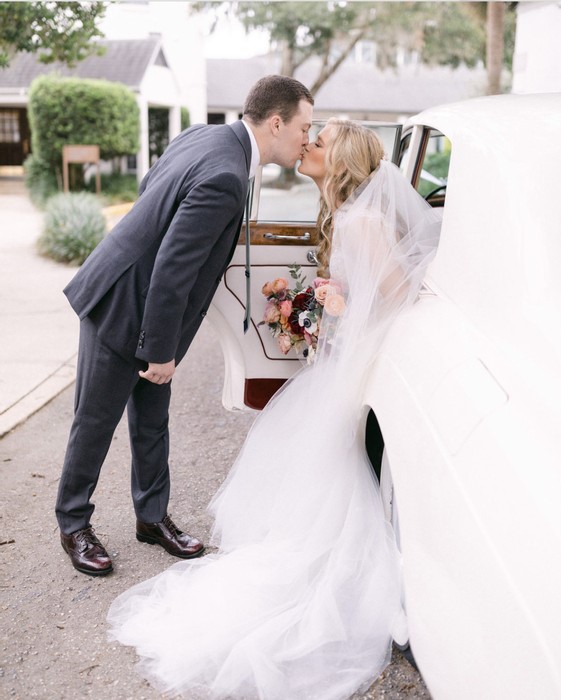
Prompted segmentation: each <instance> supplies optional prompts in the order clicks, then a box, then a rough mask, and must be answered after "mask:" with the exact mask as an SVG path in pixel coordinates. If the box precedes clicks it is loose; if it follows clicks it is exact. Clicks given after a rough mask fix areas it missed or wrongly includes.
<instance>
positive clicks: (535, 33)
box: [512, 2, 561, 94]
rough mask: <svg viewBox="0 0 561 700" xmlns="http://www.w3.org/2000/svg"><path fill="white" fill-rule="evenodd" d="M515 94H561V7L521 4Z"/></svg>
mask: <svg viewBox="0 0 561 700" xmlns="http://www.w3.org/2000/svg"><path fill="white" fill-rule="evenodd" d="M517 13H518V16H517V26H516V43H515V48H514V66H513V76H512V92H514V93H519V94H522V93H531V92H561V3H560V2H519V3H518V6H517Z"/></svg>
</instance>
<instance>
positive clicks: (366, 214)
mask: <svg viewBox="0 0 561 700" xmlns="http://www.w3.org/2000/svg"><path fill="white" fill-rule="evenodd" d="M438 233H439V217H438V215H437V214H436V213H434V212H433V210H432V209H431V208H430V207H429V206H428V205H427V204H426V202H424V200H423V199H422V198H421V197H420V196H419V195H418V194H417V193H416V192H415V191H414V190H413V188H411V186H410V185H409V184H408V183H407V182H406V180H405V179H404V178H403V176H402V175H401V173H400V172H399V170H398V169H397V168H396V167H395V166H394V165H392V164H391V163H389V162H386V161H382V162H381V164H380V166H379V167H378V168H377V170H376V171H375V172H374V173H373V174H372V175H371V176H370V177H369V178H368V179H367V180H366V181H365V182H364V183H363V184H362V185H361V186H360V187H359V188H358V189H357V190H356V191H355V192H354V193H353V195H352V196H351V198H349V200H347V201H346V202H345V203H344V204H343V205H342V206H341V207H340V208H339V209H338V210H337V212H336V215H335V220H334V232H333V246H332V255H331V261H330V270H331V277H332V279H334V280H335V281H336V282H338V283H339V284H340V286H341V288H342V290H343V293H344V296H345V299H346V308H345V310H344V313H342V315H340V316H337V317H334V316H333V317H330V316H328V315H327V314H325V313H324V316H323V319H322V325H321V333H320V339H319V346H318V353H317V356H316V358H315V361H314V363H313V364H311V365H309V366H306V367H304V368H303V369H302V370H300V372H298V373H297V374H296V375H295V377H294V378H293V379H291V380H290V381H289V382H287V383H286V385H285V386H284V387H283V389H282V390H281V391H279V392H278V393H277V394H276V395H275V397H274V398H273V399H272V401H271V402H270V403H269V405H268V406H267V407H266V409H265V410H264V411H263V412H262V413H261V414H260V415H259V416H258V417H257V419H256V421H255V423H254V425H253V426H252V428H251V430H250V432H249V434H248V437H247V439H246V442H245V444H244V446H243V448H242V450H241V452H240V454H239V456H238V458H237V460H236V463H235V464H234V466H233V468H232V470H231V471H230V474H229V475H228V477H227V479H226V480H225V482H224V484H223V485H222V487H221V488H220V490H219V492H218V493H217V494H216V496H215V497H214V499H213V500H212V502H211V504H210V510H211V512H212V513H213V515H214V517H215V525H214V531H213V538H212V539H213V544H215V545H216V546H217V548H218V551H217V552H216V553H211V554H208V555H207V556H205V557H203V558H202V559H199V560H195V561H187V562H178V563H177V564H174V565H173V566H171V567H170V568H169V569H168V570H167V571H164V572H163V573H162V574H159V575H158V576H156V577H154V578H152V579H150V580H148V581H145V582H143V583H141V584H139V585H137V586H135V587H133V588H131V589H130V590H128V591H126V592H125V593H123V594H122V595H121V596H119V597H118V598H117V599H116V600H115V601H114V603H113V604H112V606H111V609H110V611H109V616H108V620H109V623H110V625H111V632H110V636H111V637H112V638H113V639H116V640H118V641H119V642H121V643H123V644H126V645H131V646H134V647H136V650H137V653H138V655H139V657H140V659H141V661H140V664H139V670H140V672H141V673H142V675H143V676H145V677H146V678H147V679H148V680H149V681H150V682H151V683H152V684H153V685H155V686H156V687H157V688H158V689H160V690H161V691H164V692H169V693H182V694H183V695H184V696H185V697H186V698H215V699H218V698H220V699H226V698H235V699H237V700H242V699H243V700H250V699H253V698H256V699H257V698H258V699H260V700H304V699H306V700H345V698H348V697H349V696H350V695H352V694H353V693H354V692H355V691H357V690H358V689H360V688H363V687H368V685H369V684H371V683H372V682H373V681H374V680H375V678H376V677H377V676H378V675H379V674H380V673H381V671H382V670H383V669H384V667H385V666H386V664H387V663H388V662H389V659H390V653H391V641H392V632H393V630H394V629H395V628H396V626H398V625H400V624H401V623H402V615H403V613H402V609H401V572H400V554H399V551H398V550H397V547H396V544H395V540H394V536H393V532H392V529H391V527H390V525H389V524H388V523H387V522H386V520H385V519H384V510H383V506H382V502H381V499H380V492H379V485H378V482H377V479H376V477H375V476H374V475H373V472H372V469H371V467H370V464H369V462H368V458H367V456H366V454H365V449H364V444H363V438H361V435H360V434H359V432H358V430H357V429H358V425H359V419H360V415H361V410H362V397H361V388H362V386H363V382H364V378H365V376H366V372H367V371H368V368H369V366H370V364H371V363H372V362H374V361H375V359H376V354H377V351H378V349H379V348H380V346H381V344H382V342H383V339H384V336H385V333H386V331H387V329H388V328H389V327H390V325H391V323H392V321H393V320H394V319H395V317H396V316H397V314H399V313H400V311H401V310H402V309H404V308H405V307H407V306H409V305H411V304H413V303H414V302H415V300H416V299H417V296H418V293H419V289H420V286H421V284H422V280H423V277H424V274H425V271H426V267H427V264H428V262H429V261H430V260H431V258H432V256H433V255H434V252H435V250H436V246H437V242H438ZM403 439H404V440H406V439H407V435H404V436H403Z"/></svg>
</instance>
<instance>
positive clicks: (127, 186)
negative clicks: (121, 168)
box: [86, 173, 138, 204]
mask: <svg viewBox="0 0 561 700" xmlns="http://www.w3.org/2000/svg"><path fill="white" fill-rule="evenodd" d="M86 188H87V190H88V191H89V192H95V175H93V176H92V177H91V178H90V180H89V182H88V184H87V185H86ZM137 198H138V180H137V178H136V175H131V174H121V173H111V174H110V175H105V174H104V173H102V175H101V199H102V201H103V202H104V203H105V204H120V203H121V202H134V201H136V199H137Z"/></svg>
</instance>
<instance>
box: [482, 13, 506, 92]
mask: <svg viewBox="0 0 561 700" xmlns="http://www.w3.org/2000/svg"><path fill="white" fill-rule="evenodd" d="M504 28H505V3H504V2H488V3H487V61H486V62H487V94H488V95H500V93H501V92H502V90H501V73H502V69H503V56H504Z"/></svg>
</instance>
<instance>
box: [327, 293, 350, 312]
mask: <svg viewBox="0 0 561 700" xmlns="http://www.w3.org/2000/svg"><path fill="white" fill-rule="evenodd" d="M345 306H346V305H345V299H344V298H343V297H342V296H341V295H340V294H328V295H327V297H326V299H325V305H324V307H323V308H324V309H325V312H326V313H328V314H329V315H330V316H342V315H343V313H344V311H345Z"/></svg>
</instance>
